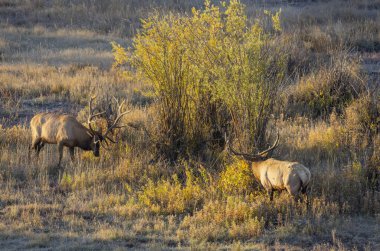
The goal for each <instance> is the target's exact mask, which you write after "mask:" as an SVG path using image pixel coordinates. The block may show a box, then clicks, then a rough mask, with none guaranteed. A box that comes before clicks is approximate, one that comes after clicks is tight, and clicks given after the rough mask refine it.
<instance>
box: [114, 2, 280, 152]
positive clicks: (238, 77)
mask: <svg viewBox="0 0 380 251" xmlns="http://www.w3.org/2000/svg"><path fill="white" fill-rule="evenodd" d="M222 5H223V6H224V8H220V7H219V6H215V5H212V4H211V1H205V8H204V9H202V10H197V9H195V8H193V9H192V16H180V15H176V14H172V13H171V14H167V15H165V16H159V15H157V14H156V15H152V16H150V17H149V18H147V19H145V20H143V22H142V29H141V31H140V32H139V33H138V34H137V35H136V36H135V38H134V39H133V47H132V48H130V49H129V50H130V54H131V55H127V52H126V50H125V49H123V48H122V47H121V46H120V45H118V44H116V43H112V46H113V52H114V57H115V65H116V66H120V65H127V66H128V67H127V68H126V72H128V73H127V75H128V74H132V72H133V70H134V69H135V70H136V71H137V73H138V75H139V76H141V77H142V78H145V79H146V80H148V82H150V83H151V84H152V86H153V87H154V91H155V96H156V97H157V98H158V99H157V100H158V101H159V102H158V108H159V109H158V117H159V123H160V126H159V128H160V130H162V131H161V135H163V137H165V139H166V140H168V137H167V136H168V135H167V133H168V132H169V131H170V134H171V135H173V137H169V140H171V141H170V142H167V145H169V146H171V145H176V143H175V142H178V141H179V140H181V141H183V142H190V143H188V144H186V143H185V145H186V147H188V146H192V145H196V144H197V142H195V144H191V142H192V141H196V140H197V137H203V138H206V137H207V135H205V134H206V133H207V132H209V128H210V127H211V126H212V121H210V120H209V116H208V114H207V112H211V111H212V110H213V109H211V108H212V107H214V106H215V105H217V106H220V107H228V108H231V111H232V112H233V113H236V114H234V115H236V116H234V117H236V118H243V117H244V118H248V119H242V120H241V124H242V126H244V127H245V128H248V129H249V131H250V133H249V135H252V136H250V137H251V138H250V141H251V142H253V141H254V139H255V138H257V137H258V135H259V134H261V133H262V131H263V128H265V127H266V119H265V118H266V117H268V116H269V115H270V113H271V110H272V105H273V98H272V97H273V95H274V93H275V92H276V91H277V88H278V86H279V85H280V84H281V82H282V81H283V79H284V75H285V71H286V57H285V55H284V53H283V52H281V50H279V47H278V48H275V47H274V46H273V43H271V42H272V41H273V39H274V36H275V35H276V34H271V33H269V32H267V31H266V30H265V29H264V28H263V26H262V24H261V23H260V22H258V21H257V22H256V23H255V24H254V25H251V24H249V22H248V21H247V16H246V14H245V13H244V12H245V6H244V5H243V4H242V3H241V2H240V1H238V0H232V1H229V3H223V4H222ZM279 16H280V11H279V12H277V13H276V14H274V15H271V16H270V18H271V22H273V26H274V28H275V29H276V30H280V29H281V27H280V17H279ZM128 54H129V53H128ZM130 66H132V68H131V67H130ZM269 72H270V74H268V73H269ZM269 75H270V76H269ZM268 78H269V79H268ZM268 83H270V84H268ZM232 108H233V109H232ZM216 110H218V111H219V110H222V109H219V108H217V109H216ZM248 114H249V116H247V115H248ZM220 116H222V115H220ZM220 120H222V119H220ZM172 138H173V139H172ZM177 150H178V147H177ZM173 151H174V150H173Z"/></svg>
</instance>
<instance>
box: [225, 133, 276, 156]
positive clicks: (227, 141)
mask: <svg viewBox="0 0 380 251" xmlns="http://www.w3.org/2000/svg"><path fill="white" fill-rule="evenodd" d="M279 139H280V134H279V132H278V131H277V138H276V141H275V142H274V144H273V145H272V146H271V147H269V148H268V149H266V150H264V151H262V152H259V153H257V154H249V153H242V152H238V151H236V150H235V149H234V148H233V146H232V142H231V141H230V140H229V139H227V137H226V145H227V149H228V150H230V151H231V153H233V154H234V155H237V156H242V157H243V158H244V159H245V160H247V161H251V162H254V161H262V160H266V159H268V158H269V157H270V155H271V153H272V151H273V150H274V149H275V148H276V147H277V146H278V142H279Z"/></svg>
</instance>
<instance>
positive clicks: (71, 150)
mask: <svg viewBox="0 0 380 251" xmlns="http://www.w3.org/2000/svg"><path fill="white" fill-rule="evenodd" d="M69 152H70V157H71V161H72V162H74V160H75V159H74V147H70V148H69Z"/></svg>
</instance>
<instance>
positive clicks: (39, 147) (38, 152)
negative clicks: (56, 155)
mask: <svg viewBox="0 0 380 251" xmlns="http://www.w3.org/2000/svg"><path fill="white" fill-rule="evenodd" d="M44 145H45V143H44V142H40V143H39V144H38V145H37V149H36V155H37V158H38V156H39V155H40V151H41V149H42V147H44Z"/></svg>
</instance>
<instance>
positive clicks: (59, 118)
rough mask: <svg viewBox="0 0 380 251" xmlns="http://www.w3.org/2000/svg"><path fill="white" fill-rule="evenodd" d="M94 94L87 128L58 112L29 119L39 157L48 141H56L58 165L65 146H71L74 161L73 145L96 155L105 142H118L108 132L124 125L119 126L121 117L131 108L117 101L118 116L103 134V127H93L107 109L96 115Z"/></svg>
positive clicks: (34, 146)
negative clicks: (127, 108)
mask: <svg viewBox="0 0 380 251" xmlns="http://www.w3.org/2000/svg"><path fill="white" fill-rule="evenodd" d="M94 98H95V97H92V98H91V99H90V102H89V117H88V119H87V125H88V128H87V127H85V126H83V125H82V124H81V123H80V122H79V121H78V120H76V118H74V117H73V116H71V115H67V114H56V113H38V114H36V115H35V116H34V117H33V118H32V120H31V121H30V128H31V131H32V145H31V148H32V149H34V150H35V152H36V155H37V157H38V155H39V152H40V151H41V149H42V148H43V147H44V145H45V144H57V145H58V152H59V161H58V166H60V165H61V160H62V156H63V147H64V146H65V147H68V148H69V152H70V156H71V160H72V161H74V148H75V147H79V148H81V149H82V150H84V151H92V152H93V154H94V155H95V156H96V157H99V148H100V145H102V146H103V147H104V148H106V147H105V146H104V145H103V144H102V143H103V142H104V143H105V144H106V145H108V141H111V142H112V143H116V142H115V141H114V140H112V139H111V137H110V135H109V133H110V132H112V131H113V130H114V129H116V128H121V127H124V126H121V125H119V122H120V119H121V118H122V117H123V116H124V115H125V114H127V113H129V112H130V111H124V112H122V110H123V105H124V101H123V102H122V103H121V104H119V102H118V100H117V99H115V100H116V102H117V106H118V109H117V114H116V119H115V120H114V121H113V122H112V123H108V124H109V125H108V126H107V130H106V132H105V133H104V134H102V132H101V129H100V130H99V131H96V130H94V129H93V128H92V126H91V123H93V122H94V121H93V119H94V118H96V117H99V116H101V115H103V114H104V113H105V112H99V113H96V114H94V110H93V108H92V102H93V100H94Z"/></svg>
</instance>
